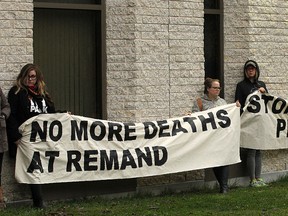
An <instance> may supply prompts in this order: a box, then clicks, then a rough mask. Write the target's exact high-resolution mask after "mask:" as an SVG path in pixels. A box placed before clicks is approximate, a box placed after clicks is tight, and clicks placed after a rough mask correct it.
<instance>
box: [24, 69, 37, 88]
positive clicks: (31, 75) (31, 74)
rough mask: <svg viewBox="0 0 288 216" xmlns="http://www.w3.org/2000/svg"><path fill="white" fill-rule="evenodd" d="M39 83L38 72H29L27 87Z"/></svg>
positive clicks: (26, 81)
mask: <svg viewBox="0 0 288 216" xmlns="http://www.w3.org/2000/svg"><path fill="white" fill-rule="evenodd" d="M36 82H37V76H36V71H35V70H31V71H29V73H28V75H27V77H26V78H25V83H26V86H34V85H35V84H36Z"/></svg>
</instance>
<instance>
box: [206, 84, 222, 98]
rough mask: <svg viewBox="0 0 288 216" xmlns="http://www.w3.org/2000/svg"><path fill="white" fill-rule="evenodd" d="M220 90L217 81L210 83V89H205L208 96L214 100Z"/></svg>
mask: <svg viewBox="0 0 288 216" xmlns="http://www.w3.org/2000/svg"><path fill="white" fill-rule="evenodd" d="M220 90H221V87H220V83H219V82H217V81H215V82H212V84H211V87H210V88H208V89H207V91H208V96H210V97H213V98H216V97H217V96H218V95H219V93H220Z"/></svg>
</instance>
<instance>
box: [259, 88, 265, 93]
mask: <svg viewBox="0 0 288 216" xmlns="http://www.w3.org/2000/svg"><path fill="white" fill-rule="evenodd" d="M258 91H259V92H261V93H265V92H266V90H265V88H263V87H260V88H259V89H258Z"/></svg>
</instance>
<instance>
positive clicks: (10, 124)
mask: <svg viewBox="0 0 288 216" xmlns="http://www.w3.org/2000/svg"><path fill="white" fill-rule="evenodd" d="M18 94H19V93H18ZM18 94H17V95H16V94H15V89H14V88H12V89H11V90H10V91H9V93H8V102H9V103H10V108H11V114H10V116H9V118H8V119H7V133H8V136H9V140H10V141H11V142H16V141H17V140H19V139H20V138H21V137H22V135H21V134H20V133H19V131H18V127H19V120H18V118H17V116H18V105H19V99H18Z"/></svg>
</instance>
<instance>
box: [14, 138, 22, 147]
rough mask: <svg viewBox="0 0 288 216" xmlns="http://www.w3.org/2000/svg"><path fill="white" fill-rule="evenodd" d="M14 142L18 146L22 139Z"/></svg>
mask: <svg viewBox="0 0 288 216" xmlns="http://www.w3.org/2000/svg"><path fill="white" fill-rule="evenodd" d="M14 143H15V145H16V146H17V147H18V145H20V143H21V142H20V139H19V140H17V141H15V142H14Z"/></svg>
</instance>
